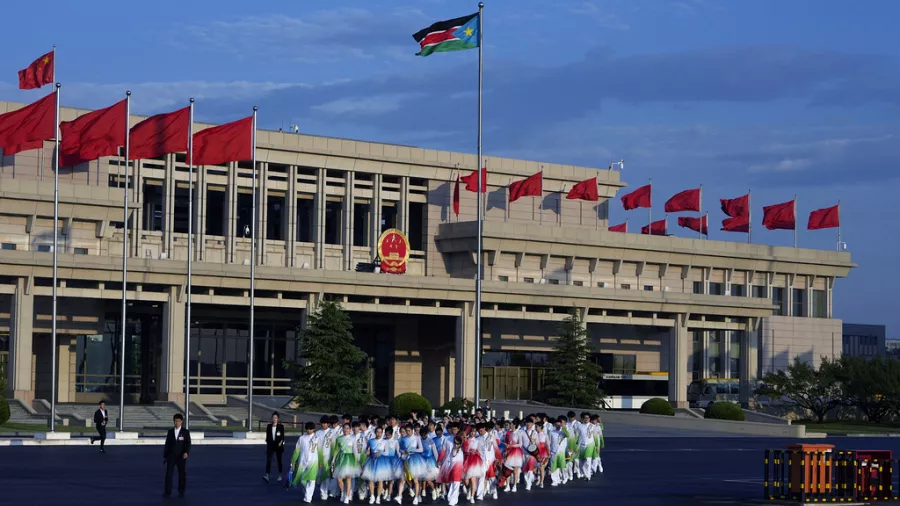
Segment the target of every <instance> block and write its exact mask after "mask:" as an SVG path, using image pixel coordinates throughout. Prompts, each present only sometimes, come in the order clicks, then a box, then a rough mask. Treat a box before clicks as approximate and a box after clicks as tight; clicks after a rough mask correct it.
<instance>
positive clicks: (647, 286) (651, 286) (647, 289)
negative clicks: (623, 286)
mask: <svg viewBox="0 0 900 506" xmlns="http://www.w3.org/2000/svg"><path fill="white" fill-rule="evenodd" d="M644 291H645V292H652V291H653V285H644Z"/></svg>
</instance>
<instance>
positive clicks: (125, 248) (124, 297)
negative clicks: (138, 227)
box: [54, 62, 131, 432]
mask: <svg viewBox="0 0 900 506" xmlns="http://www.w3.org/2000/svg"><path fill="white" fill-rule="evenodd" d="M55 64H56V62H54V65H55ZM130 126H131V92H130V91H126V92H125V166H124V167H123V168H122V175H123V178H124V180H125V198H124V199H122V201H123V203H122V212H123V213H124V215H123V216H122V232H123V234H122V316H121V318H120V319H121V321H120V322H119V323H120V324H121V325H122V336H121V338H122V342H120V343H119V432H124V431H125V338H126V335H127V332H126V327H127V326H128V155H129V153H128V148H129V147H130V142H131V129H130V128H129V127H130Z"/></svg>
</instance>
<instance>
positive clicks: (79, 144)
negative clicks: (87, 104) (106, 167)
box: [59, 100, 126, 167]
mask: <svg viewBox="0 0 900 506" xmlns="http://www.w3.org/2000/svg"><path fill="white" fill-rule="evenodd" d="M125 113H126V107H125V100H122V101H121V102H118V103H116V104H114V105H111V106H109V107H107V108H105V109H97V110H96V111H92V112H89V113H87V114H85V115H83V116H79V117H78V118H76V119H75V120H74V121H63V122H62V123H60V124H59V134H60V144H59V164H60V165H61V166H63V167H72V166H73V165H78V164H79V163H83V162H89V161H91V160H96V159H98V158H100V157H101V156H112V155H115V154H117V153H118V152H119V146H123V145H124V144H125V128H126V126H125Z"/></svg>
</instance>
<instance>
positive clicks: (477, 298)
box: [475, 2, 509, 408]
mask: <svg viewBox="0 0 900 506" xmlns="http://www.w3.org/2000/svg"><path fill="white" fill-rule="evenodd" d="M483 82H484V2H478V217H477V219H478V251H477V253H478V258H477V260H476V261H475V270H476V273H475V407H476V408H479V407H481V262H482V258H481V256H482V255H481V240H482V234H483V233H484V224H483V223H482V221H481V220H482V209H481V190H482V188H481V186H482V184H484V183H483V182H482V180H481V178H482V175H483V171H482V170H481V166H482V159H481V156H482V154H481V110H482V109H481V99H482V90H483ZM508 205H509V204H508V203H507V206H508Z"/></svg>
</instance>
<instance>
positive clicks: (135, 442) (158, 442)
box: [0, 437, 266, 447]
mask: <svg viewBox="0 0 900 506" xmlns="http://www.w3.org/2000/svg"><path fill="white" fill-rule="evenodd" d="M165 443H166V438H162V437H160V438H140V439H107V440H106V446H163V445H164V444H165ZM191 444H193V445H200V446H217V445H218V446H234V445H242V446H243V445H264V444H266V442H265V441H264V440H261V439H238V438H224V437H223V438H204V439H197V440H195V441H192V442H191ZM2 446H91V440H90V439H89V438H77V439H35V438H12V439H0V447H2ZM98 446H99V445H98Z"/></svg>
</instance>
